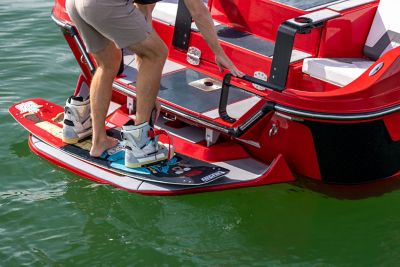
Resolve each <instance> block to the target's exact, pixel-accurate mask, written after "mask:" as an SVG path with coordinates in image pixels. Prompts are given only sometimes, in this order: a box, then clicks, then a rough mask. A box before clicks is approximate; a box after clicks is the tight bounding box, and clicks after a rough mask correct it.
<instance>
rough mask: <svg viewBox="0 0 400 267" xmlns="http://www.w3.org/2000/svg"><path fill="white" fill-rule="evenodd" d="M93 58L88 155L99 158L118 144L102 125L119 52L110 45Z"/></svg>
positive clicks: (116, 70)
mask: <svg viewBox="0 0 400 267" xmlns="http://www.w3.org/2000/svg"><path fill="white" fill-rule="evenodd" d="M93 56H94V58H95V60H96V63H97V69H96V73H95V74H94V76H93V79H92V82H91V84H90V107H91V112H92V127H93V139H92V148H91V149H90V155H91V156H93V157H99V156H101V154H102V153H103V152H104V151H105V150H107V149H109V148H111V147H114V146H115V145H117V143H118V141H117V140H116V139H114V138H111V137H108V136H107V134H106V130H105V125H104V124H105V120H106V116H107V111H108V107H109V105H110V101H111V93H112V83H113V80H114V78H115V76H116V74H117V72H118V69H119V62H120V60H121V50H119V49H117V48H116V47H115V45H114V43H110V44H109V45H108V46H107V47H106V48H104V49H103V50H101V51H99V52H96V53H93Z"/></svg>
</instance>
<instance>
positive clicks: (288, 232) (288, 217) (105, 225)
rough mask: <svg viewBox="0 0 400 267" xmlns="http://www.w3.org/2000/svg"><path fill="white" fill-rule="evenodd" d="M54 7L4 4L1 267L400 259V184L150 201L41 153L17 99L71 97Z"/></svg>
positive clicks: (70, 68) (72, 76)
mask: <svg viewBox="0 0 400 267" xmlns="http://www.w3.org/2000/svg"><path fill="white" fill-rule="evenodd" d="M51 6H52V1H45V0H25V1H20V0H18V1H11V0H1V2H0V125H1V126H0V129H1V138H0V170H1V172H0V173H1V174H0V179H1V180H0V266H397V264H398V262H399V260H400V251H399V246H400V230H399V227H400V211H399V210H398V209H399V207H400V190H399V189H400V182H399V181H397V180H392V181H386V182H384V183H375V184H372V185H368V186H356V187H337V186H336V187H334V186H324V185H320V184H318V183H313V182H310V181H307V180H302V181H299V182H296V183H294V184H279V185H272V186H266V187H259V188H245V189H240V190H230V191H223V192H216V193H203V194H195V195H187V196H179V197H149V196H142V195H137V194H132V193H127V192H125V191H122V190H118V189H115V188H113V187H111V186H105V185H98V184H95V183H93V182H90V181H88V180H86V179H83V178H81V177H78V176H76V175H74V174H71V173H70V172H68V171H65V170H63V169H60V168H58V167H56V166H54V165H52V164H50V163H48V162H47V161H45V160H43V159H41V158H39V157H37V156H36V155H34V154H32V153H31V152H30V151H29V148H28V145H27V133H26V132H25V131H24V129H22V128H21V127H20V126H18V125H17V123H16V122H14V120H13V119H12V118H11V117H10V116H9V115H8V113H7V108H8V106H9V105H11V104H12V103H14V102H16V101H19V100H22V99H25V98H29V97H44V98H47V99H49V100H51V101H53V102H56V103H59V104H62V103H63V102H64V101H65V99H66V98H67V97H68V96H69V95H70V94H71V93H72V90H73V88H74V84H75V80H76V78H77V75H78V73H79V70H78V67H77V65H76V64H75V62H74V59H73V58H72V56H71V54H70V53H69V48H68V47H67V45H66V43H65V41H64V40H63V38H62V36H61V33H60V31H59V30H58V28H57V27H56V26H55V24H54V23H53V22H52V21H51V19H50V10H51ZM332 164H334V162H333V163H332ZM361 167H362V166H361Z"/></svg>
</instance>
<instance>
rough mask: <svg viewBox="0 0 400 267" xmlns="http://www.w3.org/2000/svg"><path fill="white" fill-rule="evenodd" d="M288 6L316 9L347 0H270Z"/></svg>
mask: <svg viewBox="0 0 400 267" xmlns="http://www.w3.org/2000/svg"><path fill="white" fill-rule="evenodd" d="M272 1H274V2H278V3H281V4H284V5H287V6H290V7H294V8H297V9H302V10H310V9H316V8H318V7H322V6H327V5H329V4H336V3H340V2H345V1H347V0H307V1H304V0H272Z"/></svg>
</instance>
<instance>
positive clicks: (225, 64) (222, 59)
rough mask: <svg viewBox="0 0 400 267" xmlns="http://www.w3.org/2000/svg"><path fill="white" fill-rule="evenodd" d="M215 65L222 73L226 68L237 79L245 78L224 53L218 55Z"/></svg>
mask: <svg viewBox="0 0 400 267" xmlns="http://www.w3.org/2000/svg"><path fill="white" fill-rule="evenodd" d="M215 63H217V66H218V68H219V70H220V71H221V72H223V71H224V68H226V69H228V70H229V72H230V73H232V75H233V76H236V77H243V76H244V73H243V72H241V71H240V70H239V69H238V68H237V67H236V66H235V64H233V62H232V61H231V60H230V59H229V58H228V56H227V55H226V54H225V53H224V52H222V53H220V54H218V55H216V56H215Z"/></svg>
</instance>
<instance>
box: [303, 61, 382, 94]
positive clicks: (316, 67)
mask: <svg viewBox="0 0 400 267" xmlns="http://www.w3.org/2000/svg"><path fill="white" fill-rule="evenodd" d="M374 62H375V61H371V60H363V59H360V58H307V59H305V60H304V63H303V72H304V73H307V74H309V75H310V76H312V77H314V78H317V79H319V80H323V81H325V82H328V83H332V84H335V85H337V86H340V87H342V86H346V85H348V84H349V83H351V82H352V81H354V80H355V79H357V78H358V77H359V76H360V75H361V74H363V73H364V72H365V71H366V70H367V69H368V68H369V67H370V66H371V65H372V64H374Z"/></svg>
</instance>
